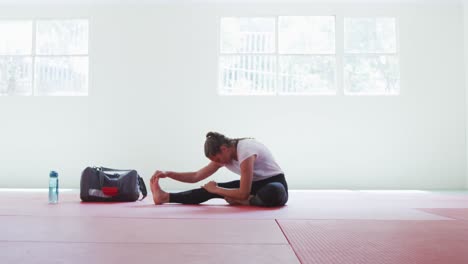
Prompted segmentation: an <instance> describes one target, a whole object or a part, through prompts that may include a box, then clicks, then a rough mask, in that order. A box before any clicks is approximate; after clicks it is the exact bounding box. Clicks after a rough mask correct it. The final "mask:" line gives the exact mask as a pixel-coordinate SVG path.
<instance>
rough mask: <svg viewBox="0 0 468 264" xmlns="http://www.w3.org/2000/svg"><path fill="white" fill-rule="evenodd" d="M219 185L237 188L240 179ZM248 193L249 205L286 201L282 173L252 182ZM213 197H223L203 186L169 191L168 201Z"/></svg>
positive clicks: (205, 199)
mask: <svg viewBox="0 0 468 264" xmlns="http://www.w3.org/2000/svg"><path fill="white" fill-rule="evenodd" d="M218 186H219V187H222V188H227V189H237V188H239V186H240V181H239V180H236V181H231V182H224V183H218ZM250 194H251V195H253V197H252V198H251V199H250V200H249V203H250V205H256V206H267V207H270V206H282V205H285V204H286V202H287V201H288V184H287V183H286V179H285V178H284V175H283V174H279V175H276V176H272V177H269V178H267V179H264V180H260V181H254V182H252V189H251V190H250ZM213 198H224V197H223V196H221V195H218V194H214V193H210V192H208V191H207V190H205V189H203V188H199V189H193V190H190V191H185V192H179V193H169V202H170V203H181V204H200V203H203V202H206V201H208V200H210V199H213Z"/></svg>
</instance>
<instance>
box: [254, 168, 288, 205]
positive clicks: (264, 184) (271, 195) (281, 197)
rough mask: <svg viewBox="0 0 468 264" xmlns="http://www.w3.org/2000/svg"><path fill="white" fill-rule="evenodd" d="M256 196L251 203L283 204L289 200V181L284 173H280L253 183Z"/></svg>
mask: <svg viewBox="0 0 468 264" xmlns="http://www.w3.org/2000/svg"><path fill="white" fill-rule="evenodd" d="M251 193H252V194H253V195H254V196H253V197H252V198H251V199H250V201H249V203H250V205H255V206H267V207H272V206H283V205H285V204H286V202H287V201H288V183H287V182H286V179H285V177H284V175H283V174H279V175H276V176H273V177H270V178H267V179H264V180H261V181H255V182H253V183H252V192H251Z"/></svg>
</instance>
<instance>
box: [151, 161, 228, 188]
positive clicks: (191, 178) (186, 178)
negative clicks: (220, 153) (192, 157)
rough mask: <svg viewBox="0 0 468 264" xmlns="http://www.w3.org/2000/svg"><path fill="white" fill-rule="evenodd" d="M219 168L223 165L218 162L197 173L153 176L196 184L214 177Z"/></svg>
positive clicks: (163, 172)
mask: <svg viewBox="0 0 468 264" xmlns="http://www.w3.org/2000/svg"><path fill="white" fill-rule="evenodd" d="M219 168H221V165H219V164H217V163H216V162H210V163H209V164H208V165H206V166H205V167H203V168H201V169H200V170H198V171H196V172H174V171H156V172H155V173H154V174H153V177H158V178H166V177H168V178H171V179H174V180H176V181H180V182H187V183H195V182H198V181H201V180H203V179H206V178H208V177H209V176H211V175H213V174H214V173H215V172H216V171H217V170H218V169H219Z"/></svg>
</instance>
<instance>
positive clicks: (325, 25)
mask: <svg viewBox="0 0 468 264" xmlns="http://www.w3.org/2000/svg"><path fill="white" fill-rule="evenodd" d="M278 34H279V52H280V53H283V54H284V53H286V54H334V53H335V17H333V16H308V17H305V16H303V17H301V16H290V17H289V16H288V17H280V18H279V33H278Z"/></svg>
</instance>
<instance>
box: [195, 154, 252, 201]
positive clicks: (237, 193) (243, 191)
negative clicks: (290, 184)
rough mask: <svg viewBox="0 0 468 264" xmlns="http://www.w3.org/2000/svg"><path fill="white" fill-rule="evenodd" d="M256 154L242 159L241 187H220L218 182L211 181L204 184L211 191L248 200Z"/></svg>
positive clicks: (231, 197) (236, 198) (232, 197)
mask: <svg viewBox="0 0 468 264" xmlns="http://www.w3.org/2000/svg"><path fill="white" fill-rule="evenodd" d="M255 158H256V156H255V155H253V156H250V157H248V158H247V159H245V160H244V161H242V163H241V165H240V168H241V178H240V187H239V189H226V188H222V187H218V186H217V185H216V182H214V181H211V182H209V183H207V184H205V185H204V186H203V188H205V189H206V190H207V191H209V192H210V193H214V194H218V195H221V196H223V197H227V198H230V199H234V200H246V199H248V198H249V195H250V189H251V188H252V179H253V167H254V162H255Z"/></svg>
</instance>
